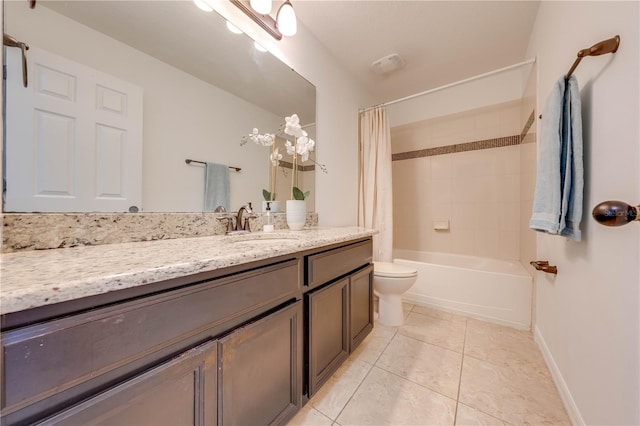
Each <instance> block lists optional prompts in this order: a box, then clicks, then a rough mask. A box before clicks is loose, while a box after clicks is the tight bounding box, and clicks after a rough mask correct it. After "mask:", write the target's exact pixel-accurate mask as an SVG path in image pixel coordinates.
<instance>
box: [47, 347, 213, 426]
mask: <svg viewBox="0 0 640 426" xmlns="http://www.w3.org/2000/svg"><path fill="white" fill-rule="evenodd" d="M216 370H217V342H216V341H211V342H208V343H205V344H203V345H201V346H198V347H197V348H194V349H191V350H189V351H187V352H185V353H183V354H182V355H180V356H178V357H176V358H174V359H172V360H171V361H169V362H167V363H164V364H161V365H160V366H158V367H155V368H153V369H151V370H149V371H147V372H146V373H143V374H141V375H139V376H136V377H134V378H133V379H130V380H128V381H126V382H124V383H122V384H120V385H118V386H115V387H114V388H111V389H109V390H107V391H105V392H103V393H101V394H98V395H96V396H94V397H92V398H91V399H88V400H86V401H84V402H81V403H80V404H78V405H76V406H74V407H71V408H70V409H68V410H65V411H63V412H62V413H60V414H57V415H55V416H53V417H51V418H49V419H47V420H45V421H43V422H42V423H40V424H44V425H150V426H151V425H153V426H157V425H215V424H216V417H217V416H216V411H217V400H216V391H217V384H216V381H217V376H216V373H217V371H216Z"/></svg>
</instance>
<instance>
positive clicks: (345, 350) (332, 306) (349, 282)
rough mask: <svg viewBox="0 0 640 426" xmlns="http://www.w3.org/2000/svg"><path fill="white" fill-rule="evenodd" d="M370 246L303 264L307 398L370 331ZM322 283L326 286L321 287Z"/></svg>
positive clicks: (309, 259)
mask: <svg viewBox="0 0 640 426" xmlns="http://www.w3.org/2000/svg"><path fill="white" fill-rule="evenodd" d="M370 262H371V241H370V240H367V241H363V242H360V243H356V244H352V245H348V246H346V247H340V248H337V249H334V250H329V251H326V252H322V253H318V254H314V255H311V256H308V257H307V259H306V265H307V284H308V286H309V287H314V288H313V289H312V290H310V291H309V292H307V293H306V295H305V306H306V311H307V312H306V319H307V327H308V333H307V340H306V344H307V348H306V351H307V354H308V360H307V366H306V380H307V389H308V396H309V397H311V396H312V395H313V394H315V393H316V392H317V390H318V389H319V388H320V387H321V386H322V385H323V384H324V382H325V381H326V380H327V379H328V378H329V377H331V375H332V374H333V373H334V372H335V371H336V370H337V369H338V368H339V367H340V365H341V364H342V363H343V362H344V360H346V359H347V357H348V356H349V354H350V353H351V352H353V351H354V350H355V349H356V347H357V346H358V345H359V344H360V343H361V342H362V340H364V338H365V337H366V336H367V335H368V334H369V332H370V331H371V330H372V329H373V266H371V263H370ZM322 280H327V281H326V282H324V283H323V282H322Z"/></svg>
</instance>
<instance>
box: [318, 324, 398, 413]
mask: <svg viewBox="0 0 640 426" xmlns="http://www.w3.org/2000/svg"><path fill="white" fill-rule="evenodd" d="M374 327H375V325H374ZM398 330H399V328H398V329H396V330H394V332H393V335H392V336H391V338H390V339H389V341H388V342H387V344H386V345H385V347H384V349H382V350H381V351H380V354H379V355H378V356H377V357H376V359H375V361H373V364H369V363H368V362H366V361H362V362H363V363H365V364H369V365H370V367H369V371H367V374H365V375H364V377H363V378H362V380H360V383H358V386H356V388H355V389H354V391H353V393H352V394H351V396H350V397H349V398H348V399H347V402H345V404H344V406H343V407H342V409H340V411H339V412H338V414H337V415H336V418H335V419H331V420H332V421H333V422H334V423H336V422H337V421H338V417H340V415H341V414H342V412H343V411H344V409H345V408H347V405H349V402H351V399H353V396H354V395H355V394H356V393H357V392H358V389H360V386H362V383H364V381H365V380H366V379H367V377H369V374H371V370H373V368H374V367H375V366H376V362H378V360H379V359H380V357H381V356H382V354H383V353H384V351H386V350H387V348H388V347H389V345H390V344H391V341H392V340H393V338H394V337H396V334H398ZM378 368H379V367H378ZM327 417H328V416H327Z"/></svg>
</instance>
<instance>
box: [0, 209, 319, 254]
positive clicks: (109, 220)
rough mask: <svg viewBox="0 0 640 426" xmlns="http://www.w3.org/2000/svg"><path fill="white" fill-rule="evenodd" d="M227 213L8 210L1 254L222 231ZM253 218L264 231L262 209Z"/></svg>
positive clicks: (277, 217)
mask: <svg viewBox="0 0 640 426" xmlns="http://www.w3.org/2000/svg"><path fill="white" fill-rule="evenodd" d="M221 215H223V213H44V214H41V213H5V214H3V215H2V216H1V217H0V221H1V222H2V252H4V253H8V252H14V251H23V250H43V249H53V248H64V247H75V246H92V245H101V244H115V243H129V242H138V241H153V240H168V239H174V238H190V237H204V236H211V235H221V234H224V233H225V231H226V226H225V224H224V221H219V220H218V217H220V216H221ZM257 216H258V217H257V218H255V219H251V220H250V221H249V225H250V227H251V229H252V230H254V231H261V230H262V213H257ZM273 216H274V225H275V229H287V219H286V215H285V213H274V214H273ZM317 225H318V214H317V213H307V220H306V223H305V227H313V226H317Z"/></svg>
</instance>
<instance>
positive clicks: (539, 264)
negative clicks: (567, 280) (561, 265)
mask: <svg viewBox="0 0 640 426" xmlns="http://www.w3.org/2000/svg"><path fill="white" fill-rule="evenodd" d="M529 264H530V265H531V266H533V267H534V268H536V270H538V271H542V272H546V273H547V274H554V275H557V274H558V267H557V266H555V265H549V261H548V260H533V261H531V262H529Z"/></svg>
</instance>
